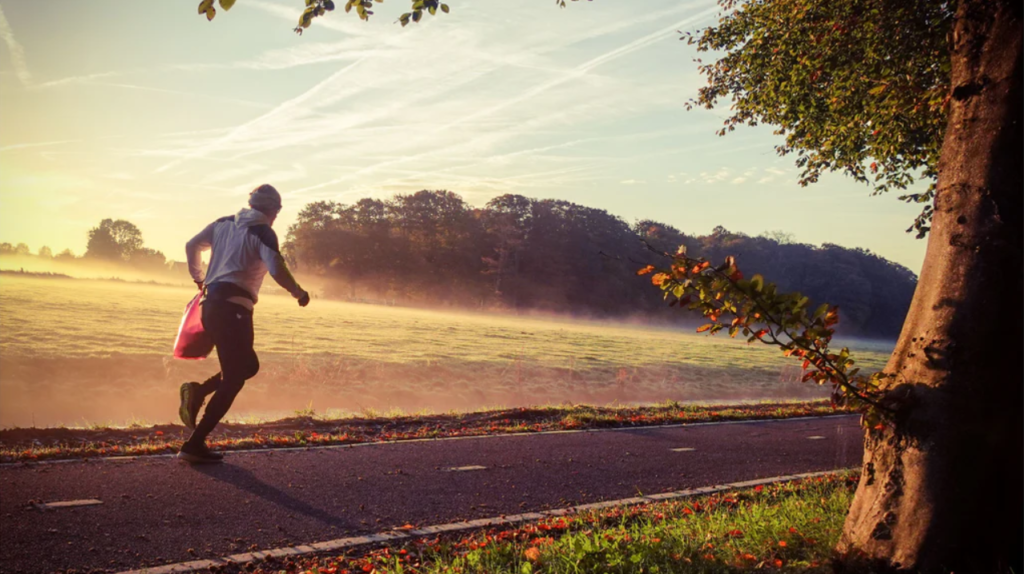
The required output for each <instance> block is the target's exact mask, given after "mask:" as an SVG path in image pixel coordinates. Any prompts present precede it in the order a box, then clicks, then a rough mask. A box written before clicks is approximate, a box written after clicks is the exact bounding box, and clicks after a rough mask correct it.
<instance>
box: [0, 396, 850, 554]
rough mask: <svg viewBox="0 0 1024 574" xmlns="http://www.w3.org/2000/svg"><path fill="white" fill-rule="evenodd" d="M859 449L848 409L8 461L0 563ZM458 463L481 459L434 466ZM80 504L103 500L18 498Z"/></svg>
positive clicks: (345, 521) (547, 504) (624, 485)
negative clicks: (319, 445) (199, 453)
mask: <svg viewBox="0 0 1024 574" xmlns="http://www.w3.org/2000/svg"><path fill="white" fill-rule="evenodd" d="M812 437H815V438H812ZM861 443H862V433H861V430H860V428H859V427H858V423H857V418H856V417H853V416H848V417H828V418H820V419H805V420H790V421H757V422H748V423H739V424H717V425H704V426H690V427H674V428H646V429H631V430H622V431H605V432H584V433H557V434H537V435H524V436H499V437H489V438H479V439H471V440H439V441H429V442H407V443H401V442H400V443H389V444H377V445H370V446H358V447H353V448H340V449H311V450H302V451H288V452H281V451H277V452H274V451H251V452H241V453H229V454H228V456H227V457H226V460H225V463H224V464H219V465H206V466H195V467H192V466H189V465H186V464H183V463H181V462H178V461H176V460H174V459H170V458H139V459H136V460H132V461H127V462H109V461H107V462H100V461H92V462H73V463H66V464H51V465H28V466H9V467H4V468H0V539H2V542H0V572H54V571H58V570H64V571H68V570H75V571H78V572H88V571H93V570H96V571H110V570H114V571H120V570H126V569H130V568H138V567H142V566H147V565H160V564H167V563H172V562H181V561H187V560H195V559H197V558H212V557H218V556H224V555H228V554H233V553H238V552H244V551H247V550H264V549H268V548H276V547H280V546H289V545H296V544H303V543H311V542H319V541H324V540H332V539H336V538H342V537H346V536H356V535H361V534H367V533H373V532H380V531H382V530H387V529H390V528H392V527H395V526H401V525H404V524H406V523H411V524H413V525H416V526H427V525H431V524H440V523H447V522H453V521H457V520H468V519H475V518H485V517H491V516H497V515H501V514H518V513H522V512H528V511H532V510H544V509H550V508H558V507H562V506H571V505H577V504H585V503H590V502H598V501H602V500H614V499H620V498H627V497H631V496H637V495H638V494H655V493H659V492H666V491H672V490H681V489H689V488H697V487H702V486H712V485H716V484H723V483H729V482H737V481H743V480H752V479H756V478H765V477H771V476H778V475H785V474H794V473H802V472H813V471H821V470H829V469H837V468H845V467H851V466H857V465H859V464H860V461H861V454H862V445H861ZM680 448H692V449H693V450H688V451H673V450H672V449H680ZM466 466H483V467H485V468H484V469H482V470H468V471H452V470H449V469H451V468H454V467H466ZM80 499H98V500H101V501H103V504H101V505H96V506H83V507H72V508H59V509H51V510H40V509H38V508H36V507H33V506H32V505H31V504H30V502H31V501H38V500H41V501H43V502H56V501H69V500H80Z"/></svg>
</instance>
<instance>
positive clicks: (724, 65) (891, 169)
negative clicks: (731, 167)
mask: <svg viewBox="0 0 1024 574" xmlns="http://www.w3.org/2000/svg"><path fill="white" fill-rule="evenodd" d="M719 4H720V5H721V7H722V8H723V10H724V13H723V15H722V16H721V18H720V19H719V21H718V23H717V24H716V25H714V26H710V27H708V28H705V29H703V30H699V31H697V32H696V33H695V34H694V33H689V32H688V33H686V34H684V35H683V37H682V38H680V39H682V40H687V41H688V42H689V43H690V44H694V45H696V47H697V50H698V51H700V52H709V53H712V54H715V55H716V57H717V55H719V54H724V55H722V56H721V57H720V58H718V59H716V60H715V61H714V62H713V63H707V64H705V63H703V62H702V61H701V60H699V59H698V60H697V61H698V62H699V63H700V66H699V70H700V72H701V73H702V74H704V75H705V76H706V77H707V80H708V84H707V86H705V87H702V88H701V89H700V91H699V93H698V96H697V98H696V99H695V100H690V102H689V104H688V105H689V106H690V107H693V106H702V107H705V108H709V109H710V108H713V107H714V106H716V105H717V104H718V103H719V100H721V99H727V100H731V102H732V104H731V107H730V111H731V115H730V116H729V117H728V118H726V120H725V122H724V126H723V127H722V129H721V130H720V131H719V135H724V134H726V133H728V132H730V131H732V130H734V129H735V127H736V126H737V125H740V124H747V125H751V126H755V125H757V124H759V123H766V124H771V125H774V126H776V128H777V130H776V132H775V133H776V134H778V135H784V136H785V138H786V139H785V143H784V144H782V145H779V146H777V147H776V151H777V152H778V153H779V154H780V155H787V154H790V153H795V154H796V155H797V158H796V164H797V166H798V167H800V168H802V174H801V177H800V183H801V184H802V185H807V184H809V183H813V182H816V181H818V179H819V177H820V176H821V174H822V173H824V172H828V171H841V172H844V173H846V174H847V175H849V176H851V177H853V178H854V179H856V180H857V181H860V182H863V183H866V184H869V185H871V186H872V187H873V190H874V192H873V193H875V194H877V193H882V192H886V191H889V190H892V189H905V188H906V187H907V186H909V185H910V184H911V183H913V182H914V177H915V174H920V175H921V176H922V177H924V178H926V179H930V180H932V182H933V183H932V188H930V189H929V190H928V191H927V192H925V193H920V194H909V195H903V196H901V197H900V199H902V200H904V201H907V202H913V203H923V204H928V205H925V206H924V208H923V211H922V213H921V215H920V216H918V218H917V220H916V221H915V222H914V224H913V225H912V226H911V229H908V231H911V230H913V229H916V230H917V231H918V237H923V236H924V235H925V234H926V233H927V231H928V228H929V225H930V219H931V213H932V210H931V205H930V203H931V200H932V198H933V191H934V180H935V177H936V175H937V167H938V159H939V148H940V146H941V144H942V135H943V132H944V129H945V122H946V113H947V110H948V102H949V98H948V94H949V74H950V63H949V62H950V60H949V48H948V45H947V43H948V41H947V34H949V33H950V31H951V29H952V21H953V9H954V6H953V4H952V3H950V2H946V1H939V0H844V1H843V2H831V1H827V0H773V1H771V2H760V1H754V0H743V1H739V0H719Z"/></svg>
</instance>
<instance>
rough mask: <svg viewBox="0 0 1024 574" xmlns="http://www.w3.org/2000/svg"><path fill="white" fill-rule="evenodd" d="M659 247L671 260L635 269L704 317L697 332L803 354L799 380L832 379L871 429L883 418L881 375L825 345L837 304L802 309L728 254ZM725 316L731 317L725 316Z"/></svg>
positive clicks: (792, 296) (802, 300)
mask: <svg viewBox="0 0 1024 574" xmlns="http://www.w3.org/2000/svg"><path fill="white" fill-rule="evenodd" d="M648 248H649V249H652V250H654V249H653V248H652V247H650V245H648ZM654 251H655V252H658V251H657V250H654ZM658 253H660V254H662V255H665V256H667V257H670V258H671V259H672V263H671V265H670V267H669V268H668V269H658V268H656V267H655V266H653V265H648V266H646V267H644V268H642V269H640V270H639V271H637V275H651V283H652V284H653V285H655V286H657V287H659V288H661V290H662V291H664V293H665V299H666V300H667V299H671V301H670V303H669V306H679V307H680V308H684V307H685V308H688V309H690V310H694V311H700V312H701V314H702V315H703V316H704V317H706V318H707V319H708V320H709V321H710V322H709V323H707V324H705V325H702V326H700V327H698V328H697V332H698V333H703V332H707V333H709V334H711V335H714V334H715V333H717V332H719V331H722V330H725V329H728V331H729V336H730V337H736V336H737V335H739V334H741V333H742V335H743V336H744V337H747V342H748V343H753V342H754V341H761V342H762V343H765V344H768V345H775V346H777V347H779V348H780V349H781V350H782V354H783V355H784V356H787V357H789V356H793V357H797V358H799V359H803V369H804V370H805V371H806V372H805V373H804V376H803V381H805V382H806V381H815V382H817V383H818V384H819V385H823V384H825V383H831V384H832V385H834V390H833V401H834V402H835V403H837V404H843V405H847V406H851V407H862V408H863V409H864V417H863V419H862V422H863V423H864V424H865V426H868V427H870V428H876V427H878V425H881V424H884V422H885V421H886V420H887V418H888V415H889V414H891V409H890V408H889V407H887V406H885V405H883V404H882V403H881V402H880V398H881V392H880V388H879V387H880V384H881V381H882V379H883V378H884V377H885V376H886V375H885V374H884V373H874V374H871V375H863V374H860V369H859V368H854V367H853V365H854V360H853V358H852V357H851V355H850V350H849V349H848V348H846V347H843V348H842V350H840V351H839V352H838V353H836V352H833V351H832V350H831V349H830V348H829V343H830V342H831V340H832V335H833V334H834V333H835V325H836V324H837V323H838V322H839V308H838V307H837V306H833V305H829V304H827V303H824V304H822V305H820V306H818V308H817V309H815V310H814V312H813V313H809V312H808V311H809V309H808V305H809V303H810V300H809V299H808V298H807V297H805V296H804V295H802V294H800V293H797V292H793V293H779V292H777V289H776V286H775V284H774V283H767V282H765V280H764V277H762V276H761V275H754V276H753V277H751V278H750V279H746V278H744V277H743V273H742V272H740V270H739V268H738V267H737V266H736V259H735V258H734V257H732V256H729V257H726V258H725V261H724V262H723V263H722V264H720V265H718V266H712V265H711V263H710V262H709V261H706V260H705V259H704V258H702V257H698V258H693V257H689V256H687V255H686V249H685V247H680V248H679V251H677V252H676V254H675V255H669V254H667V253H661V252H658ZM728 316H731V317H732V320H731V321H728V322H727V321H726V319H725V317H728ZM812 367H813V368H812ZM809 368H811V369H810V370H808V369H809Z"/></svg>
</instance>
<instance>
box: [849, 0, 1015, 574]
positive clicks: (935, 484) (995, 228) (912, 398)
mask: <svg viewBox="0 0 1024 574" xmlns="http://www.w3.org/2000/svg"><path fill="white" fill-rule="evenodd" d="M952 42H953V44H952V46H951V48H952V82H951V86H952V88H953V89H952V94H951V99H950V106H951V107H950V116H949V124H948V127H947V130H946V134H945V140H944V141H943V146H942V156H941V160H940V163H939V179H938V191H937V194H936V197H935V215H934V219H933V223H932V230H931V235H930V237H929V239H928V251H927V254H926V256H925V260H924V266H923V268H922V270H921V277H920V280H919V282H918V286H917V291H916V292H915V294H914V299H913V302H912V303H911V306H910V310H909V312H908V315H907V319H906V322H905V323H904V325H903V331H902V333H901V334H900V338H899V342H898V343H897V345H896V350H895V351H894V352H893V355H892V357H891V358H890V360H889V363H888V365H887V366H886V373H888V374H890V375H892V376H891V378H889V379H888V382H887V385H886V387H885V389H886V391H887V400H890V401H892V402H893V404H895V405H896V416H895V425H893V427H892V428H889V427H886V428H885V429H884V430H869V431H867V434H866V437H865V454H864V465H863V468H862V475H861V479H860V484H859V486H858V487H857V493H856V496H855V498H854V501H853V505H852V506H851V508H850V513H849V515H848V516H847V518H846V525H845V527H844V529H843V534H842V538H841V540H840V543H839V550H840V552H841V553H843V554H844V555H845V556H846V557H847V562H846V563H847V564H848V565H849V564H854V563H856V562H857V561H858V557H859V558H860V559H865V560H868V561H871V562H874V566H875V567H879V566H881V567H882V568H883V569H889V568H891V569H901V570H902V569H905V570H914V571H922V572H939V571H941V572H949V571H955V572H956V573H957V574H961V573H965V572H1000V571H1008V569H1009V568H1014V571H1015V572H1021V571H1022V570H1021V561H1022V557H1021V553H1022V545H1024V514H1022V506H1024V495H1022V493H1024V459H1022V453H1024V422H1022V410H1024V385H1022V382H1021V381H1022V367H1024V361H1022V359H1021V357H1022V355H1021V353H1022V350H1024V327H1022V311H1024V308H1022V302H1024V270H1022V243H1024V234H1022V211H1024V202H1022V196H1024V178H1022V175H1021V172H1022V168H1021V166H1022V162H1024V157H1022V156H1024V147H1022V136H1021V134H1022V122H1021V107H1022V90H1021V49H1022V45H1021V3H1020V0H1009V1H1007V0H988V1H986V0H963V1H961V2H960V5H959V6H958V10H957V21H956V24H955V26H954V34H953V38H952Z"/></svg>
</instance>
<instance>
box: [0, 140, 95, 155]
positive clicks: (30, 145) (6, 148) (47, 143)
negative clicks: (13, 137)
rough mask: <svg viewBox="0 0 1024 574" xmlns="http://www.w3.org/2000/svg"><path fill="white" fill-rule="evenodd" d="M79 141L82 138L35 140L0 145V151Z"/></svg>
mask: <svg viewBox="0 0 1024 574" xmlns="http://www.w3.org/2000/svg"><path fill="white" fill-rule="evenodd" d="M80 141H82V140H57V141H52V142H35V143H20V144H11V145H5V146H3V147H0V153H3V152H7V151H14V150H19V149H27V148H34V147H52V146H58V145H64V144H70V143H79V142H80Z"/></svg>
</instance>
